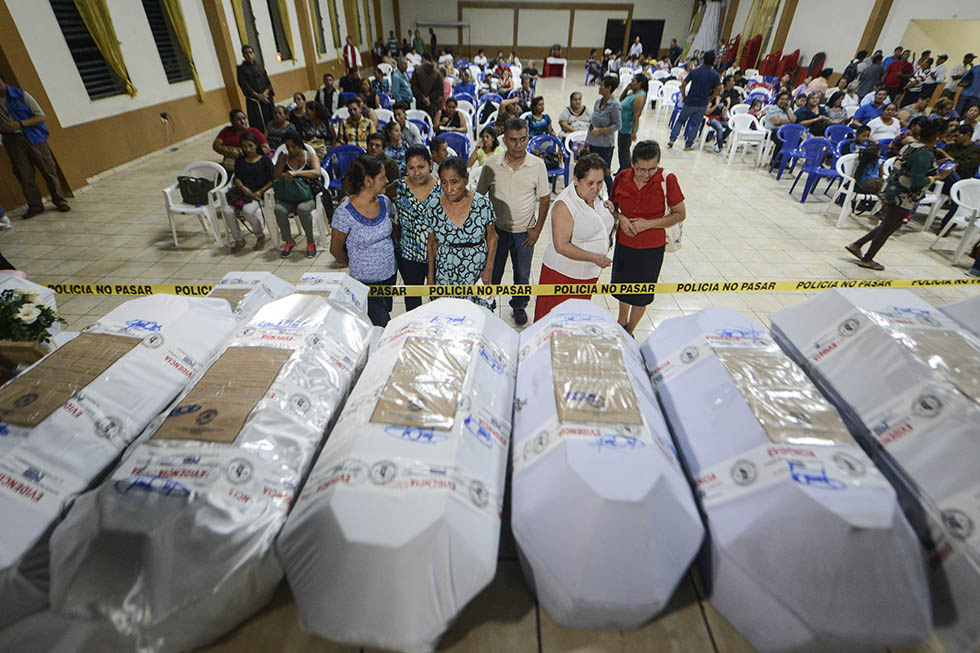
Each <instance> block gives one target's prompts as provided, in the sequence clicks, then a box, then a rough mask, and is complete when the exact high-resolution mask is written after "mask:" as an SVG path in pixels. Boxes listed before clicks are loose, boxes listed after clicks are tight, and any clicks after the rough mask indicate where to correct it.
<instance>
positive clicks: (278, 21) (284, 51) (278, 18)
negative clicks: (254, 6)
mask: <svg viewBox="0 0 980 653" xmlns="http://www.w3.org/2000/svg"><path fill="white" fill-rule="evenodd" d="M266 4H267V5H268V7H269V18H271V19H272V35H273V36H274V37H275V39H276V50H278V51H279V61H288V60H290V59H292V58H293V53H292V52H290V51H289V42H288V41H286V32H285V30H283V28H282V21H283V20H289V16H286V17H285V18H283V16H282V15H281V14H280V13H279V3H278V2H277V0H266Z"/></svg>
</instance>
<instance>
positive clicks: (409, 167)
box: [387, 121, 442, 311]
mask: <svg viewBox="0 0 980 653" xmlns="http://www.w3.org/2000/svg"><path fill="white" fill-rule="evenodd" d="M392 123H394V124H398V123H397V122H395V121H392V122H391V123H388V124H392ZM405 166H406V173H405V176H404V177H403V178H401V179H399V180H398V181H396V182H395V183H394V184H391V185H389V186H388V192H387V195H388V197H389V198H390V199H391V201H392V202H394V203H395V208H396V209H397V211H398V218H397V223H396V229H395V256H396V258H397V259H398V271H399V272H400V273H401V275H402V283H404V284H407V285H410V286H415V285H419V286H420V285H422V284H424V283H425V275H426V273H427V272H428V270H429V265H428V260H427V251H426V245H427V242H428V239H429V219H428V216H427V212H426V206H427V204H428V202H429V200H432V199H438V198H439V196H440V195H442V189H441V188H439V182H438V181H436V179H435V178H434V177H433V176H432V155H431V154H430V153H429V148H427V147H419V146H413V147H410V148H408V150H407V151H406V152H405ZM421 305H422V298H421V297H406V298H405V310H406V311H410V310H412V309H413V308H418V307H419V306H421Z"/></svg>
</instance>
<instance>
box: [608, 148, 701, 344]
mask: <svg viewBox="0 0 980 653" xmlns="http://www.w3.org/2000/svg"><path fill="white" fill-rule="evenodd" d="M631 163H632V166H631V167H629V168H626V169H625V170H620V171H619V172H618V173H617V174H616V181H615V182H613V187H612V193H610V197H611V199H612V204H613V205H614V207H613V208H614V209H615V210H614V211H613V215H614V217H615V218H616V220H617V221H618V222H619V231H618V232H617V236H616V251H615V252H614V254H613V264H612V282H613V283H656V282H657V280H658V279H659V278H660V268H661V266H662V265H663V262H664V249H665V245H666V243H667V234H666V232H665V231H664V230H665V229H666V228H667V227H672V226H674V225H675V224H678V223H680V222H683V220H684V218H685V217H686V213H685V210H684V194H683V193H682V192H681V187H680V184H678V183H677V177H676V176H675V175H674V174H673V173H668V172H667V171H666V170H664V169H663V168H661V167H660V145H658V144H657V143H656V142H655V141H640V142H639V143H637V144H636V146H635V147H634V148H633V155H632V159H631ZM614 297H616V299H618V300H619V318H618V320H617V321H618V322H619V325H620V326H622V327H623V328H624V329H626V331H627V332H628V333H629V334H630V335H632V334H633V331H634V329H636V325H637V324H639V323H640V319H641V318H642V317H643V313H644V311H645V310H646V307H647V306H648V305H649V304H651V303H653V295H652V294H647V295H614Z"/></svg>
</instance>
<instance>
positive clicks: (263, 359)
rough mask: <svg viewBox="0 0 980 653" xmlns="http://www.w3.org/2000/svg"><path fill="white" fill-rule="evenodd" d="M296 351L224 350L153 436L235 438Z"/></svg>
mask: <svg viewBox="0 0 980 653" xmlns="http://www.w3.org/2000/svg"><path fill="white" fill-rule="evenodd" d="M292 353H293V352H292V351H291V350H286V349H274V348H271V347H230V348H229V349H227V350H225V352H224V353H223V354H221V356H219V357H218V360H216V361H215V362H214V364H213V365H211V367H210V368H209V369H208V371H207V373H205V375H204V376H203V377H202V378H201V380H200V381H199V382H198V383H197V385H195V386H194V388H193V389H192V390H191V391H190V393H188V395H187V396H186V397H184V399H183V400H182V401H181V402H180V405H179V406H177V407H175V408H174V409H173V410H172V411H170V415H168V416H167V419H166V421H165V422H164V423H163V426H161V427H160V430H159V431H157V432H156V434H154V436H153V438H154V439H163V438H170V439H178V440H203V441H205V442H224V443H230V442H233V441H234V440H235V438H236V437H237V436H238V434H239V432H241V430H242V426H243V425H244V424H245V420H246V418H248V415H249V413H251V412H252V409H253V408H255V404H257V403H258V402H259V401H260V400H261V399H262V398H263V397H264V396H265V394H266V392H267V391H268V390H269V387H270V386H271V385H272V382H273V381H275V379H276V377H277V376H278V375H279V370H280V369H282V366H283V365H284V364H285V362H286V360H287V359H288V358H289V357H290V355H291V354H292Z"/></svg>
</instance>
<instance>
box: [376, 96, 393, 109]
mask: <svg viewBox="0 0 980 653" xmlns="http://www.w3.org/2000/svg"><path fill="white" fill-rule="evenodd" d="M378 102H380V103H381V108H382V109H388V110H389V111H391V96H390V95H388V94H387V93H378Z"/></svg>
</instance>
